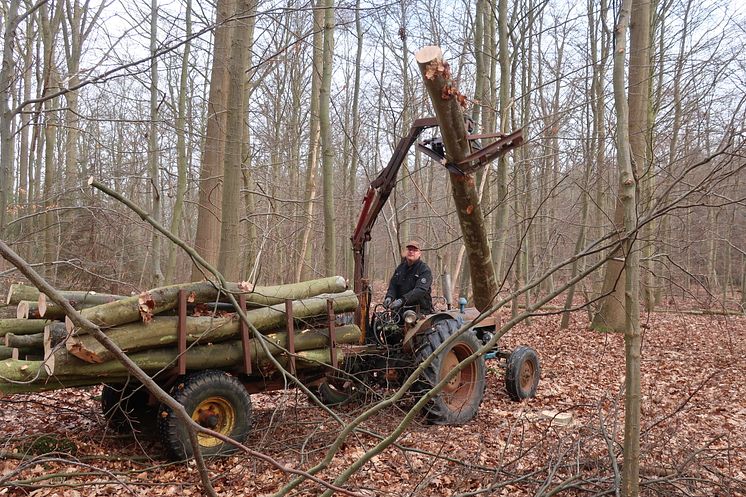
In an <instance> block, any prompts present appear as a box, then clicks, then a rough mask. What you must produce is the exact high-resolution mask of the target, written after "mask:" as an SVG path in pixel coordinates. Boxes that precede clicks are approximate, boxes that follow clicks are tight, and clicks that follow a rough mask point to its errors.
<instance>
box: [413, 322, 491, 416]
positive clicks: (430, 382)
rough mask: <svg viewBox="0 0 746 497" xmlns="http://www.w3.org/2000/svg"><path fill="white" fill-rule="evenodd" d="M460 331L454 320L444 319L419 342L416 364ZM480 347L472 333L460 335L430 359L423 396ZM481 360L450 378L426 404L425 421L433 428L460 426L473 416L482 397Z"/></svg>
mask: <svg viewBox="0 0 746 497" xmlns="http://www.w3.org/2000/svg"><path fill="white" fill-rule="evenodd" d="M459 327H460V323H459V321H457V320H455V319H444V320H441V321H438V322H436V323H435V324H434V325H433V327H432V328H431V329H430V330H429V331H428V332H427V333H426V334H425V335H424V336H422V337H421V338H420V344H419V346H418V347H417V351H416V359H417V364H420V363H422V362H423V361H424V360H425V359H427V358H428V357H429V356H430V355H432V354H433V353H434V352H435V350H436V349H437V348H438V347H439V346H440V345H441V344H442V343H443V342H445V341H446V340H447V339H448V338H449V337H450V336H451V335H453V334H455V333H456V332H457V331H458V329H459ZM479 347H480V343H479V340H478V339H477V337H476V336H475V335H474V333H473V332H472V331H471V330H468V331H466V332H464V333H462V334H461V335H460V336H459V337H458V338H456V339H455V340H454V341H453V342H451V343H450V344H449V345H448V346H447V347H446V348H445V349H444V350H442V351H441V352H440V353H439V354H438V355H436V356H435V357H434V358H433V361H432V362H431V363H430V365H429V366H428V367H427V368H426V369H425V371H424V372H423V377H424V385H423V386H424V389H425V391H424V393H427V391H429V390H430V389H432V387H434V386H435V385H437V384H438V383H440V381H441V380H442V379H443V378H445V377H446V376H447V375H448V374H449V373H450V372H451V371H452V370H453V369H455V368H456V367H457V366H459V364H460V363H461V362H462V361H463V360H465V359H466V358H467V357H469V356H470V355H472V354H473V353H474V352H475V351H476V350H477V349H479ZM484 384H485V366H484V357H481V356H480V357H477V358H476V359H475V360H474V361H472V362H471V363H470V364H467V365H466V366H464V367H463V368H462V369H461V370H460V371H459V372H458V373H456V374H455V376H453V378H451V379H450V380H449V381H448V382H447V383H446V384H445V386H444V387H443V389H442V390H441V391H440V393H438V395H436V396H435V397H433V398H432V399H431V400H430V402H429V403H428V405H427V407H426V410H427V419H428V420H429V421H430V422H431V423H434V424H443V425H461V424H464V423H467V422H469V421H470V420H471V419H472V418H473V417H474V416H476V414H477V411H478V410H479V405H480V404H481V403H482V398H483V396H484Z"/></svg>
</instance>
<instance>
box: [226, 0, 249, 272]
mask: <svg viewBox="0 0 746 497" xmlns="http://www.w3.org/2000/svg"><path fill="white" fill-rule="evenodd" d="M252 4H253V5H256V2H255V1H254V0H236V10H235V12H236V17H237V19H236V20H235V21H234V23H233V29H232V33H233V34H232V36H231V49H230V57H229V59H228V107H227V114H228V115H227V129H226V133H225V164H224V168H223V198H222V208H221V211H222V223H221V226H220V252H219V255H218V265H217V268H218V271H220V272H221V273H222V274H224V275H226V276H227V277H229V278H231V277H232V278H238V277H239V276H240V274H241V266H242V262H241V257H240V256H241V250H240V244H239V243H238V240H240V234H241V231H240V228H239V221H240V219H241V209H240V206H241V204H242V202H241V200H242V198H241V193H240V187H241V162H242V161H241V151H242V144H241V143H242V140H243V135H244V134H243V128H244V126H245V124H244V114H245V110H244V96H245V91H244V81H245V79H246V70H247V67H246V66H247V64H248V53H249V48H250V40H249V35H250V30H249V29H248V27H247V21H248V19H245V18H244V19H240V17H243V16H245V15H247V14H248V15H251V7H252Z"/></svg>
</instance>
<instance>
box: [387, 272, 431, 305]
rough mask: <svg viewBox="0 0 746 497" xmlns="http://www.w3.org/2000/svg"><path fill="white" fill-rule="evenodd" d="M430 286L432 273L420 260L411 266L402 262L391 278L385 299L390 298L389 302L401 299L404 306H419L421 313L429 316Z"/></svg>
mask: <svg viewBox="0 0 746 497" xmlns="http://www.w3.org/2000/svg"><path fill="white" fill-rule="evenodd" d="M432 284H433V273H432V272H431V271H430V268H429V267H428V265H427V264H425V263H424V262H423V261H422V259H419V260H417V262H415V263H414V264H412V265H411V266H408V265H407V261H406V260H404V262H402V263H401V264H399V266H398V267H397V268H396V271H394V275H393V276H392V277H391V281H390V282H389V289H388V291H387V292H386V297H390V298H391V300H396V299H403V300H404V305H405V306H417V305H419V306H420V312H421V313H423V314H430V313H432V312H433V298H432V295H431V293H430V287H431V286H432Z"/></svg>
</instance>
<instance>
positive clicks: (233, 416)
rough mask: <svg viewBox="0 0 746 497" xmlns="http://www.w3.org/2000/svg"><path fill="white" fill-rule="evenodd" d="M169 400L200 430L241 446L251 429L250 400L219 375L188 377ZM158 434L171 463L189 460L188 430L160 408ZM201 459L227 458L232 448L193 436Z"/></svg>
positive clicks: (200, 435) (207, 437)
mask: <svg viewBox="0 0 746 497" xmlns="http://www.w3.org/2000/svg"><path fill="white" fill-rule="evenodd" d="M171 396H172V397H173V398H174V400H176V401H177V402H179V403H180V404H181V405H183V406H184V409H185V410H186V412H187V414H189V416H191V418H192V419H193V420H194V421H195V422H197V424H199V425H200V426H203V427H205V428H209V429H211V430H213V431H216V432H218V433H220V434H221V435H223V436H225V437H228V438H232V439H233V440H235V441H237V442H241V443H243V442H244V441H245V440H246V437H247V436H248V434H249V430H250V428H251V397H250V396H249V393H248V392H247V391H246V388H245V387H244V386H243V384H242V383H241V382H240V381H239V380H238V379H237V378H236V377H234V376H231V375H229V374H227V373H225V372H223V371H218V370H206V371H201V372H198V373H193V374H190V375H188V376H187V377H186V378H185V379H184V380H183V381H182V382H181V383H179V384H177V385H176V386H175V387H174V389H173V391H172V392H171ZM159 411H160V418H159V431H160V433H161V441H162V443H163V446H164V447H165V448H166V450H167V451H168V452H169V454H170V455H171V457H173V458H174V459H175V460H184V459H188V458H190V457H192V456H193V455H194V451H193V449H192V445H191V443H190V442H189V432H188V431H187V430H188V428H187V427H186V426H185V425H184V424H183V423H182V422H181V421H180V420H179V419H178V417H177V416H176V414H175V413H174V412H173V410H171V409H170V408H169V407H166V406H163V405H162V406H161V408H160V410H159ZM197 440H198V442H199V447H200V450H201V452H202V455H203V456H205V457H211V456H216V455H222V454H229V453H231V452H235V451H236V447H235V446H233V445H231V444H230V443H227V442H225V441H223V440H221V439H219V438H217V437H213V436H211V435H208V434H205V433H197Z"/></svg>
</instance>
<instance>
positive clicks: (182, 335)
mask: <svg viewBox="0 0 746 497" xmlns="http://www.w3.org/2000/svg"><path fill="white" fill-rule="evenodd" d="M176 298H177V301H178V319H177V324H176V338H177V340H176V342H177V353H178V356H177V363H176V367H177V371H178V373H179V375H185V374H186V366H187V362H186V359H187V358H186V342H187V340H186V316H187V292H186V290H179V292H178V294H177V296H176Z"/></svg>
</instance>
